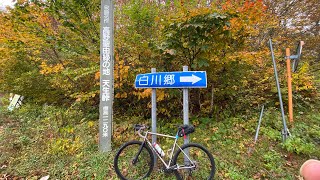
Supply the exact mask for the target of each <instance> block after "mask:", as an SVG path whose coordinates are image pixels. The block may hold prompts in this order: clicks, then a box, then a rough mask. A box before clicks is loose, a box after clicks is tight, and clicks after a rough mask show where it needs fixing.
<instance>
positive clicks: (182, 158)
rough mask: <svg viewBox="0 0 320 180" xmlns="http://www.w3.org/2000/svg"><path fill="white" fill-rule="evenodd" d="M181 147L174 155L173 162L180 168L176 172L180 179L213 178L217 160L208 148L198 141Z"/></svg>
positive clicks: (209, 179)
mask: <svg viewBox="0 0 320 180" xmlns="http://www.w3.org/2000/svg"><path fill="white" fill-rule="evenodd" d="M181 149H182V151H181ZM181 149H179V150H178V151H177V152H176V154H175V155H174V157H173V164H175V165H177V166H176V167H177V168H178V169H177V170H175V171H174V174H175V176H176V178H177V179H178V180H182V179H208V180H211V179H213V177H214V174H215V170H216V167H215V162H214V158H213V156H212V154H211V153H210V152H209V151H208V150H207V149H206V148H204V147H203V146H201V145H199V144H196V143H189V144H185V145H183V146H181Z"/></svg>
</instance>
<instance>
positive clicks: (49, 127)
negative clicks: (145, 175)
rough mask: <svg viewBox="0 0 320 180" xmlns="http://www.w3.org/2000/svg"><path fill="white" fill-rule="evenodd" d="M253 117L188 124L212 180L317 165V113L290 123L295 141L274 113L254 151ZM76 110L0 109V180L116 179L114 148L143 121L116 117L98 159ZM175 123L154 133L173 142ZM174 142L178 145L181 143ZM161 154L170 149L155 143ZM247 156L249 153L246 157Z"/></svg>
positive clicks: (88, 123) (94, 130)
mask: <svg viewBox="0 0 320 180" xmlns="http://www.w3.org/2000/svg"><path fill="white" fill-rule="evenodd" d="M258 116H259V112H257V113H256V116H252V117H246V116H239V117H230V118H228V119H225V120H223V121H215V120H213V119H211V118H192V119H190V122H191V123H192V124H193V125H195V126H196V131H195V132H194V133H193V134H191V136H190V141H192V142H197V143H199V144H202V145H203V146H205V147H207V148H208V149H209V151H210V152H211V153H212V154H213V155H214V157H215V162H216V168H217V172H216V175H215V179H296V178H297V176H298V171H299V168H300V165H301V164H302V163H303V161H305V160H307V159H309V158H317V159H319V158H320V152H319V151H317V149H320V145H319V142H320V140H319V137H320V134H319V133H320V113H319V112H312V111H310V112H308V113H306V112H304V114H301V113H300V114H299V115H296V116H295V124H294V127H290V130H291V133H292V134H293V137H292V138H291V139H289V141H288V143H282V140H281V134H280V131H281V128H282V124H281V117H280V113H279V111H278V110H276V109H272V108H270V109H267V110H266V111H265V114H264V116H263V120H262V124H261V130H260V134H259V140H258V142H257V143H256V144H253V138H254V134H255V128H256V126H257V120H258ZM89 117H92V116H86V115H85V114H84V113H82V112H81V111H79V110H77V109H68V110H66V109H61V108H57V107H53V106H46V107H42V106H38V107H36V106H34V105H33V106H31V105H24V106H23V107H22V108H21V109H19V110H15V112H13V113H12V112H8V111H6V108H4V107H2V108H1V109H0V127H1V128H0V133H1V134H0V135H1V136H0V144H1V145H0V151H1V155H0V177H1V178H3V177H7V178H8V179H12V178H23V179H39V178H40V177H43V176H46V175H50V177H51V178H52V179H117V177H116V174H115V172H114V170H113V158H114V155H115V152H116V150H117V149H118V148H119V147H120V145H121V144H122V143H124V142H126V141H128V140H132V139H136V138H137V136H136V135H134V133H133V129H132V125H133V124H135V123H146V124H150V120H145V119H143V118H141V117H115V118H114V127H113V130H114V132H113V143H112V149H113V150H112V151H111V152H108V153H100V152H98V135H97V134H98V120H97V119H90V118H89ZM181 122H182V120H181V119H173V120H159V121H158V132H161V133H168V134H172V135H174V134H175V133H176V127H175V124H180V123H181ZM182 141H183V140H182V138H181V140H180V144H181V143H183V142H182ZM158 142H159V144H160V145H161V147H162V149H163V150H165V151H166V150H167V149H169V148H170V144H171V143H172V142H170V141H168V140H167V139H161V138H159V139H158ZM249 150H250V152H249ZM149 179H174V175H173V174H169V175H167V174H163V173H160V172H159V171H158V170H155V171H153V173H152V175H151V177H150V178H149Z"/></svg>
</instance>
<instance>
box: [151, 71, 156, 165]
mask: <svg viewBox="0 0 320 180" xmlns="http://www.w3.org/2000/svg"><path fill="white" fill-rule="evenodd" d="M155 72H157V70H156V68H151V73H155ZM151 121H152V125H151V130H152V132H153V133H157V90H156V88H152V90H151ZM156 142H157V136H156V135H152V144H153V143H156ZM154 158H155V161H154V165H155V166H156V165H157V155H155V154H154Z"/></svg>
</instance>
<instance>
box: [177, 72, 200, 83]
mask: <svg viewBox="0 0 320 180" xmlns="http://www.w3.org/2000/svg"><path fill="white" fill-rule="evenodd" d="M200 80H201V78H199V77H198V76H196V75H193V74H192V76H181V77H180V82H192V84H194V83H196V82H198V81H200Z"/></svg>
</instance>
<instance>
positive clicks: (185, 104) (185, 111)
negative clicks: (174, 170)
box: [182, 66, 189, 165]
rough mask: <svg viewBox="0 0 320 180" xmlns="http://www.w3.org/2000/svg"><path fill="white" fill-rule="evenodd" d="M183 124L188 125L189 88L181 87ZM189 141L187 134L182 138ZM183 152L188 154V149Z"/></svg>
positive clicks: (186, 159)
mask: <svg viewBox="0 0 320 180" xmlns="http://www.w3.org/2000/svg"><path fill="white" fill-rule="evenodd" d="M183 71H188V66H183ZM182 91H183V124H187V125H189V89H188V88H183V89H182ZM187 143H189V135H187V137H186V138H185V139H184V144H187ZM184 152H185V153H186V155H187V156H189V149H185V150H184ZM184 163H185V165H187V164H189V160H188V158H187V157H184Z"/></svg>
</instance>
